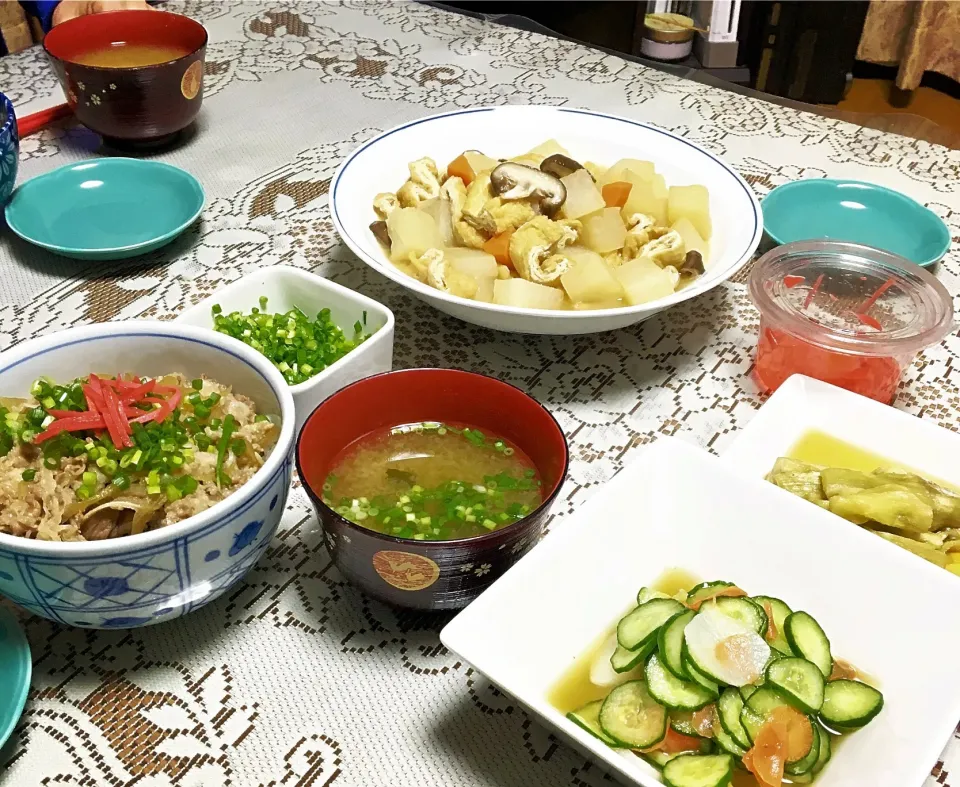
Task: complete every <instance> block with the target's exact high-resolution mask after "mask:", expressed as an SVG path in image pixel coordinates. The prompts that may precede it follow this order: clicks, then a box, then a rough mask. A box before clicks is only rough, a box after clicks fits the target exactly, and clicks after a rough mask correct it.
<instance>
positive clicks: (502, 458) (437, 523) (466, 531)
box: [323, 422, 543, 541]
mask: <svg viewBox="0 0 960 787" xmlns="http://www.w3.org/2000/svg"><path fill="white" fill-rule="evenodd" d="M332 467H333V469H332V470H331V472H330V473H329V475H328V476H327V478H326V479H325V481H324V484H323V502H324V503H326V504H327V505H328V506H330V507H331V508H332V509H333V510H335V511H336V512H337V513H338V514H340V515H341V516H343V517H345V518H346V519H349V520H350V521H351V522H354V523H356V524H358V525H361V526H363V527H366V528H369V529H370V530H376V531H377V532H380V533H385V534H387V535H391V536H397V537H399V538H413V539H416V540H418V541H444V540H448V539H454V538H469V537H471V536H480V535H484V534H485V533H489V532H491V531H492V530H497V529H499V528H502V527H506V526H507V525H510V524H512V523H514V522H517V521H519V520H521V519H523V518H524V517H525V516H527V515H528V514H529V513H530V512H531V511H533V510H534V509H536V508H537V507H538V506H539V505H540V504H541V503H542V502H543V490H542V486H541V482H540V479H539V478H538V477H537V471H536V468H535V467H534V466H533V462H531V461H530V459H529V458H528V457H527V456H526V455H525V454H524V453H523V452H522V451H521V450H520V449H519V448H517V446H515V445H513V444H512V443H510V442H509V441H507V440H505V439H503V438H500V437H495V436H492V435H490V434H488V433H485V432H483V431H482V430H480V429H476V428H474V427H471V426H467V425H464V424H441V423H437V422H423V423H417V424H407V425H404V426H397V427H393V428H390V429H384V430H380V431H376V432H371V433H370V434H368V435H366V436H365V437H363V438H361V439H360V440H358V441H357V442H355V443H353V444H352V445H350V446H348V447H347V448H346V449H345V450H344V451H343V452H341V454H340V455H339V456H338V457H336V459H335V460H334V462H333V466H332Z"/></svg>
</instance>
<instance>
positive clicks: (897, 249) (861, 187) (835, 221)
mask: <svg viewBox="0 0 960 787" xmlns="http://www.w3.org/2000/svg"><path fill="white" fill-rule="evenodd" d="M761 208H762V209H763V228H764V229H765V230H766V231H767V234H768V235H769V236H770V237H771V238H772V239H773V240H774V241H776V242H777V243H790V242H792V241H798V240H821V239H824V240H835V241H849V242H852V243H861V244H863V245H865V246H873V247H874V248H876V249H883V250H884V251H889V252H892V253H894V254H899V255H900V256H901V257H906V258H907V259H908V260H911V261H912V262H915V263H917V265H933V264H934V263H936V262H939V261H940V260H941V259H942V258H943V255H944V254H946V253H947V251H948V250H949V249H950V232H949V230H947V226H946V225H945V224H944V223H943V222H942V221H941V220H940V218H939V217H937V216H936V215H935V214H934V213H933V212H932V211H930V210H927V208H925V207H923V205H921V204H920V203H918V202H915V201H914V200H912V199H910V198H909V197H907V196H905V195H903V194H901V193H900V192H898V191H893V190H892V189H888V188H884V187H883V186H876V185H874V184H872V183H862V182H860V181H856V180H832V179H823V180H818V179H810V180H797V181H794V182H792V183H785V184H784V185H782V186H778V187H777V188H775V189H774V190H773V191H771V192H770V193H769V194H768V195H767V196H766V198H765V199H764V200H763V202H762V203H761Z"/></svg>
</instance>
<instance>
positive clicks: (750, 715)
mask: <svg viewBox="0 0 960 787" xmlns="http://www.w3.org/2000/svg"><path fill="white" fill-rule="evenodd" d="M784 705H786V706H787V707H789V705H790V703H788V702H787V701H786V700H785V699H784V698H783V697H781V696H780V695H779V694H778V693H777V692H776V691H774V690H773V689H771V688H768V687H767V686H763V687H761V688H759V689H757V690H756V691H755V692H753V693H752V694H751V695H750V697H749V698H748V699H747V700H746V702H745V703H744V706H743V710H742V711H741V712H740V723H741V724H742V725H743V728H744V730H746V733H747V737H748V738H750V741H751V743H752V742H753V741H755V740H756V739H757V733H758V732H759V731H760V728H761V727H762V726H763V725H764V722H766V720H767V716H769V715H770V713H771V711H772V710H773V709H774V708H779V707H781V706H784Z"/></svg>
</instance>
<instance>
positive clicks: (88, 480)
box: [82, 470, 97, 486]
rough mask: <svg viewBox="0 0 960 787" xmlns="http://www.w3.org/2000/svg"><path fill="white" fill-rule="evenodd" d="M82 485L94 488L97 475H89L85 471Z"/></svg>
mask: <svg viewBox="0 0 960 787" xmlns="http://www.w3.org/2000/svg"><path fill="white" fill-rule="evenodd" d="M82 478H83V485H84V486H96V485H97V474H96V473H91V472H90V471H89V470H88V471H86V472H85V473H84V474H83V476H82Z"/></svg>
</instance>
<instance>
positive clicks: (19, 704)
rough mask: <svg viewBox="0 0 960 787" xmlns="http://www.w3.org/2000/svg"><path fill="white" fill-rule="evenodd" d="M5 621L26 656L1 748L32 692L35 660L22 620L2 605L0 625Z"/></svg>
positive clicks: (0, 736)
mask: <svg viewBox="0 0 960 787" xmlns="http://www.w3.org/2000/svg"><path fill="white" fill-rule="evenodd" d="M5 623H6V625H7V628H8V629H11V630H12V634H13V638H14V639H15V640H18V644H19V646H20V647H19V648H18V651H19V653H20V654H21V655H25V656H26V658H25V660H24V667H25V669H24V673H25V674H24V678H25V680H24V681H23V683H22V684H21V685H20V686H18V687H16V689H15V691H14V692H12V693H11V696H10V699H11V700H12V703H13V705H12V707H14V708H16V711H15V712H14V714H13V715H12V716H11V718H10V724H9V725H8V726H6V727H0V748H3V745H4V744H5V743H6V742H7V740H8V739H9V738H10V736H11V735H12V734H13V731H14V730H15V729H16V728H17V724H18V723H19V721H20V716H21V715H23V709H24V707H25V706H26V704H27V695H28V694H29V693H30V681H31V679H32V678H33V661H32V660H31V657H30V643H29V641H28V640H27V636H26V634H24V633H23V628H22V627H21V626H20V622H19V621H18V620H17V618H16V616H15V615H14V614H13V613H12V612H11V611H10V610H9V609H7V608H5V607H0V626H3V625H4V624H5ZM5 688H7V687H5Z"/></svg>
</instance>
